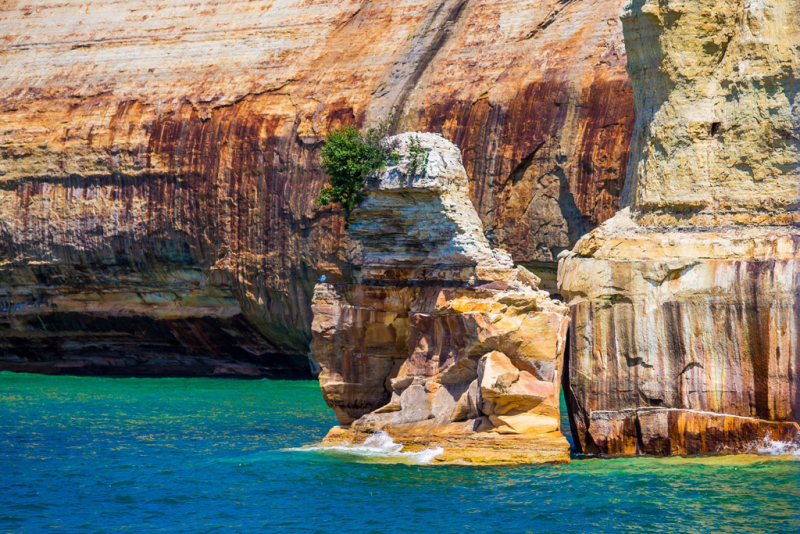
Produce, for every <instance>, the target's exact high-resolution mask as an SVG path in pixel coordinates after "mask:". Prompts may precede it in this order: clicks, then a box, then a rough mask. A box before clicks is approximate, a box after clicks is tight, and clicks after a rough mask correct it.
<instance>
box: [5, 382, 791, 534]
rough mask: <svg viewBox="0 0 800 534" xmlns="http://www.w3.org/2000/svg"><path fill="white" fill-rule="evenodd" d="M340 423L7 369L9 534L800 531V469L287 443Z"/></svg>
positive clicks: (261, 391) (304, 394) (260, 398)
mask: <svg viewBox="0 0 800 534" xmlns="http://www.w3.org/2000/svg"><path fill="white" fill-rule="evenodd" d="M333 424H335V420H334V418H333V416H332V413H331V412H330V411H329V410H328V409H327V408H326V407H325V405H324V403H323V402H322V398H321V395H320V392H319V388H318V386H317V384H316V383H314V382H275V381H233V380H212V379H160V380H152V379H105V378H75V377H46V376H36V375H20V374H11V373H0V532H26V533H28V532H33V533H41V532H69V533H73V532H74V533H95V532H98V533H100V532H103V533H105V532H136V533H139V532H191V533H195V532H319V533H349V532H370V533H372V532H374V533H415V534H417V533H427V532H433V533H460V532H480V533H493V532H507V533H517V532H537V533H538V532H737V533H738V532H795V533H796V532H800V461H797V460H792V459H773V458H770V457H752V456H744V457H728V458H722V459H720V458H699V459H698V458H696V459H681V458H673V459H655V458H636V459H615V460H607V459H584V460H576V461H574V462H573V463H572V464H570V465H565V466H538V467H519V468H508V467H505V468H490V467H477V468H476V467H456V466H425V465H404V464H385V463H369V462H361V463H360V462H357V461H354V459H352V458H351V459H349V460H348V459H343V458H342V457H340V456H337V455H334V454H330V453H314V452H307V451H286V450H285V449H287V448H292V447H298V446H301V445H306V444H313V443H315V442H317V441H319V440H320V438H321V437H322V436H323V435H324V434H325V432H326V431H327V430H328V428H329V427H330V426H331V425H333ZM384 461H386V460H384Z"/></svg>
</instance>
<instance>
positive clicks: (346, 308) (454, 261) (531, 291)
mask: <svg viewBox="0 0 800 534" xmlns="http://www.w3.org/2000/svg"><path fill="white" fill-rule="evenodd" d="M414 137H416V138H417V139H418V140H419V144H420V146H421V147H422V149H423V151H424V154H425V159H426V163H425V165H424V167H425V168H424V169H422V170H419V169H418V170H417V172H414V170H413V169H411V168H410V165H409V156H408V154H409V144H410V142H411V139H412V138H414ZM389 142H391V143H394V144H396V146H397V150H398V152H399V153H400V154H401V156H402V158H401V160H400V162H399V163H398V164H397V165H392V166H390V167H388V168H386V169H384V170H383V171H382V172H380V173H378V174H377V175H375V176H373V177H372V178H371V179H370V180H369V182H368V183H367V186H366V187H365V191H364V194H365V200H364V201H363V203H362V204H361V205H360V206H359V207H358V208H357V209H356V210H355V211H354V212H353V220H352V222H351V225H350V228H349V233H350V235H351V237H353V238H354V243H355V251H354V255H355V259H354V262H353V263H354V272H356V273H357V279H356V280H352V281H341V282H340V283H320V284H317V286H316V288H315V290H314V301H313V311H314V322H313V326H312V333H313V342H312V353H313V356H314V358H315V359H316V361H317V362H318V363H319V365H320V367H321V369H322V372H321V374H320V385H321V386H322V391H323V395H324V397H325V400H326V402H327V403H328V405H329V406H330V407H331V408H333V410H334V411H335V412H336V415H337V417H338V419H339V421H340V422H341V424H342V426H340V427H336V428H334V429H333V430H332V431H331V432H330V433H329V435H328V437H327V438H326V441H327V442H328V443H342V442H350V443H353V442H356V443H357V442H359V441H363V440H364V439H365V438H366V437H367V436H369V435H370V433H372V432H375V431H377V430H383V431H386V432H387V433H388V434H389V435H390V436H391V437H392V438H393V439H395V440H396V441H398V442H400V443H402V444H403V445H404V446H406V447H408V448H409V449H410V450H413V449H415V448H416V449H420V448H430V447H442V449H443V453H442V454H441V455H440V456H438V457H437V461H443V462H456V461H458V462H472V463H509V462H512V463H520V462H568V461H569V444H568V443H567V441H566V439H565V438H564V436H563V435H562V434H561V433H560V431H559V389H560V376H561V370H562V364H563V354H564V347H565V340H566V331H567V322H568V319H567V308H566V306H564V305H562V304H561V303H559V302H557V301H554V300H551V299H550V298H549V297H548V294H547V293H546V292H544V291H540V290H539V289H538V283H539V280H538V279H537V278H536V277H535V276H534V275H532V274H531V273H530V272H528V271H526V270H525V269H523V268H521V267H519V268H514V266H513V264H512V262H511V259H510V257H509V256H508V254H506V253H505V252H503V251H502V250H497V249H492V247H490V246H489V243H488V242H487V240H486V238H485V236H484V233H483V226H482V224H481V221H480V219H479V218H478V215H477V213H476V211H475V209H474V207H473V205H472V203H471V202H470V200H469V183H468V181H467V176H466V172H465V170H464V167H463V165H462V163H461V153H460V152H459V150H458V148H457V147H456V146H454V145H453V144H452V143H450V142H448V141H446V140H445V139H444V138H442V137H440V136H438V135H433V134H403V135H400V136H396V137H394V138H391V139H390V140H389Z"/></svg>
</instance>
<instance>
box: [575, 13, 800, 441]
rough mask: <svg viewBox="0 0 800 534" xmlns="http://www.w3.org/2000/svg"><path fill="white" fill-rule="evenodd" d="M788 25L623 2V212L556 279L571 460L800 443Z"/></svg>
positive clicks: (798, 162) (793, 64) (784, 18)
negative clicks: (631, 129)
mask: <svg viewBox="0 0 800 534" xmlns="http://www.w3.org/2000/svg"><path fill="white" fill-rule="evenodd" d="M799 14H800V8H798V4H797V2H793V1H785V0H764V1H761V0H754V1H749V0H748V1H745V0H741V1H735V0H698V1H687V2H656V1H650V0H633V1H631V2H629V5H628V8H627V10H626V12H625V14H624V16H623V22H624V31H625V36H626V47H627V50H628V55H629V59H630V61H629V72H630V73H631V77H632V79H633V81H634V91H635V95H636V108H637V123H636V130H635V134H634V143H633V148H632V152H631V165H630V167H629V174H628V181H627V182H626V190H627V191H628V193H629V194H628V196H627V198H626V199H625V202H626V203H627V207H626V208H625V209H623V210H622V211H621V212H620V213H618V214H617V215H616V216H615V217H613V218H612V219H610V220H609V221H607V222H606V223H605V224H603V225H602V226H601V227H600V228H598V229H596V230H595V231H593V232H591V233H590V234H588V235H587V236H585V237H583V238H582V239H581V240H580V241H579V242H578V243H577V244H576V246H575V248H574V250H573V252H572V253H566V254H565V255H563V256H562V260H561V262H560V265H559V284H560V287H561V290H562V292H563V295H564V296H565V297H566V298H568V299H569V304H570V308H571V317H572V327H571V328H572V330H571V336H570V340H571V341H570V349H569V382H570V388H569V391H568V392H567V393H568V395H567V397H568V401H569V402H570V403H571V406H572V408H573V413H574V416H575V417H574V418H573V426H574V428H575V430H576V431H577V434H578V436H577V438H578V441H579V442H580V445H581V447H582V448H583V450H584V451H587V452H603V453H606V454H636V453H651V454H664V455H669V454H694V453H723V452H742V451H746V450H748V449H749V448H750V447H752V446H753V443H754V442H756V441H759V440H763V439H764V438H765V437H767V436H769V437H771V439H775V440H797V439H800V426H798V423H800V381H798V375H797V372H796V370H797V369H798V368H800V345H799V344H798V342H797V340H798V339H800V338H798V335H799V334H798V333H799V332H800V231H799V230H798V228H797V222H798V221H800V211H798V209H799V208H800V150H799V147H800V135H798V132H800V112H798V111H799V110H798V108H797V101H798V100H797V94H798V89H800V72H799V71H798V65H800V46H799V45H800V24H798V20H799V19H798V15H799Z"/></svg>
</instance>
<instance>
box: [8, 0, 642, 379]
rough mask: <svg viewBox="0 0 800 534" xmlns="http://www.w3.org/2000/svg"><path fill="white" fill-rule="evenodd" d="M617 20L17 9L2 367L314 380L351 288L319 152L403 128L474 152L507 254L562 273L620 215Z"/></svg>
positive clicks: (473, 194) (361, 0) (425, 9)
mask: <svg viewBox="0 0 800 534" xmlns="http://www.w3.org/2000/svg"><path fill="white" fill-rule="evenodd" d="M622 2H623V0H584V1H582V2H575V1H563V0H546V1H539V0H536V1H534V0H467V1H464V0H458V1H455V0H453V1H450V0H448V1H445V0H422V1H419V0H402V1H400V2H397V1H384V0H379V1H370V2H367V1H366V0H343V1H336V2H331V1H322V0H312V1H303V2H301V1H295V0H292V1H286V2H273V1H271V0H253V1H231V2H225V3H224V4H220V3H219V2H217V1H216V0H213V1H212V0H200V1H191V2H190V1H186V0H170V1H164V0H155V1H147V2H143V1H141V0H111V1H107V0H103V1H98V0H88V1H87V0H82V1H77V0H66V1H61V2H46V1H43V2H42V1H37V2H33V1H30V0H20V1H15V2H11V3H5V4H4V5H3V6H2V7H0V52H1V53H0V259H2V262H0V303H5V305H6V309H7V312H6V313H5V314H4V315H3V316H0V323H2V328H0V369H18V370H19V369H27V370H41V371H48V372H59V371H60V370H64V369H67V368H69V369H72V370H78V369H84V371H85V372H91V373H100V372H109V373H123V374H124V373H131V374H135V373H138V372H146V373H149V374H158V373H159V372H162V373H164V374H172V373H173V372H179V373H180V374H183V373H184V372H195V371H199V368H198V369H195V371H192V370H191V369H190V368H192V367H195V366H196V364H195V363H192V362H195V361H196V360H195V358H208V360H207V361H208V363H209V366H207V367H205V369H206V370H205V371H203V372H204V373H214V372H216V367H215V366H214V363H213V362H214V360H215V359H217V360H220V361H221V362H223V361H228V360H229V359H233V360H235V361H238V362H241V363H242V364H243V365H244V364H246V367H247V368H248V369H249V371H248V373H250V372H253V373H257V374H260V375H264V374H269V373H271V372H275V373H276V374H277V373H282V374H289V375H298V374H299V375H305V376H308V375H309V372H310V371H309V369H308V363H307V354H308V345H309V341H310V339H311V330H310V327H311V311H310V302H311V296H312V293H313V288H314V282H315V281H316V279H317V278H318V277H319V275H320V273H322V272H327V273H338V275H339V276H340V277H341V278H342V279H343V278H344V277H347V276H348V273H347V268H348V267H347V266H348V262H347V253H348V247H349V245H348V242H347V240H346V238H345V236H346V233H345V231H344V226H343V221H342V219H341V217H340V215H339V211H338V209H337V208H335V207H333V208H320V207H318V206H315V205H314V199H315V198H316V196H317V194H318V192H319V190H320V188H321V187H322V185H323V183H324V181H325V179H326V178H325V176H324V174H323V173H322V172H321V170H320V168H319V151H320V148H321V146H322V142H323V141H324V139H325V134H326V132H327V131H328V130H329V129H330V128H331V127H335V126H339V125H342V124H347V123H356V124H358V125H370V124H376V123H377V122H378V121H380V120H384V119H387V118H388V117H389V115H390V112H392V111H394V114H393V115H392V128H393V129H394V130H395V131H402V130H407V129H417V130H426V131H434V132H441V133H442V134H443V135H444V136H445V137H446V138H448V139H450V140H452V141H454V142H455V143H456V144H457V145H458V146H459V147H461V148H462V149H463V153H464V162H465V165H466V168H467V170H468V171H469V176H470V184H469V193H470V198H471V199H472V200H473V202H474V204H475V206H477V212H478V215H479V217H480V219H481V221H482V222H483V223H484V225H485V226H486V228H487V229H488V231H489V233H490V234H491V236H492V240H493V242H494V243H499V244H500V245H502V246H503V247H505V248H506V249H507V250H508V251H509V252H510V253H511V254H512V255H513V257H514V259H515V260H516V261H522V262H528V263H527V265H529V266H531V268H540V267H542V266H544V267H545V268H548V267H549V266H551V265H552V262H553V261H554V259H555V256H556V254H558V252H559V251H561V250H563V249H564V248H566V247H569V246H571V245H572V244H573V243H574V242H575V240H576V239H577V237H578V236H580V235H581V234H582V233H584V232H585V231H586V230H587V229H589V228H592V227H594V226H595V225H596V224H597V223H598V222H600V221H602V220H604V219H606V218H608V217H609V216H611V215H612V214H613V213H614V212H615V211H616V209H617V205H618V198H619V194H620V191H621V188H622V184H623V179H624V173H625V164H626V161H627V149H628V144H629V141H630V136H631V131H632V125H633V108H632V93H631V88H630V84H629V81H628V77H627V74H626V73H625V71H624V63H625V55H624V50H623V47H622V33H621V29H620V26H619V21H618V20H617V14H618V12H619V9H620V6H621V5H622ZM542 262H544V263H542ZM42 303H47V304H46V305H44V304H42ZM0 305H2V304H0ZM161 353H164V354H166V353H169V354H171V355H172V356H170V361H171V360H174V362H175V366H177V367H183V370H179V371H174V369H173V368H176V367H175V366H173V365H172V364H169V369H168V368H167V367H165V366H162V364H161V363H158V362H159V361H162V360H161V359H160V358H159V357H158V356H157V355H158V354H161ZM82 354H86V355H88V354H96V355H97V357H96V358H95V357H94V356H92V358H88V356H87V358H85V359H84V361H83V363H81V358H82V356H81V355H82ZM181 354H183V355H184V356H185V357H186V360H185V363H186V365H183V363H181V360H180V359H181V357H182V356H181ZM164 361H166V360H164ZM165 365H166V364H165ZM226 365H227V364H226ZM221 368H222V367H220V369H221ZM104 369H106V371H104ZM159 369H160V370H161V371H159Z"/></svg>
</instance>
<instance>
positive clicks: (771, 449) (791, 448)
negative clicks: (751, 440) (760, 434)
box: [755, 435, 800, 459]
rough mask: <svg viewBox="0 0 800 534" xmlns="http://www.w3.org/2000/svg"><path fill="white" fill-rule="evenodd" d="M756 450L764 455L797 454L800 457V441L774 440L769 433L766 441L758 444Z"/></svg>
mask: <svg viewBox="0 0 800 534" xmlns="http://www.w3.org/2000/svg"><path fill="white" fill-rule="evenodd" d="M755 452H756V454H762V455H764V456H795V457H797V458H798V459H800V443H798V442H791V441H774V440H773V439H772V438H770V437H769V435H767V437H766V438H764V441H762V442H760V443H757V444H756V447H755Z"/></svg>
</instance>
